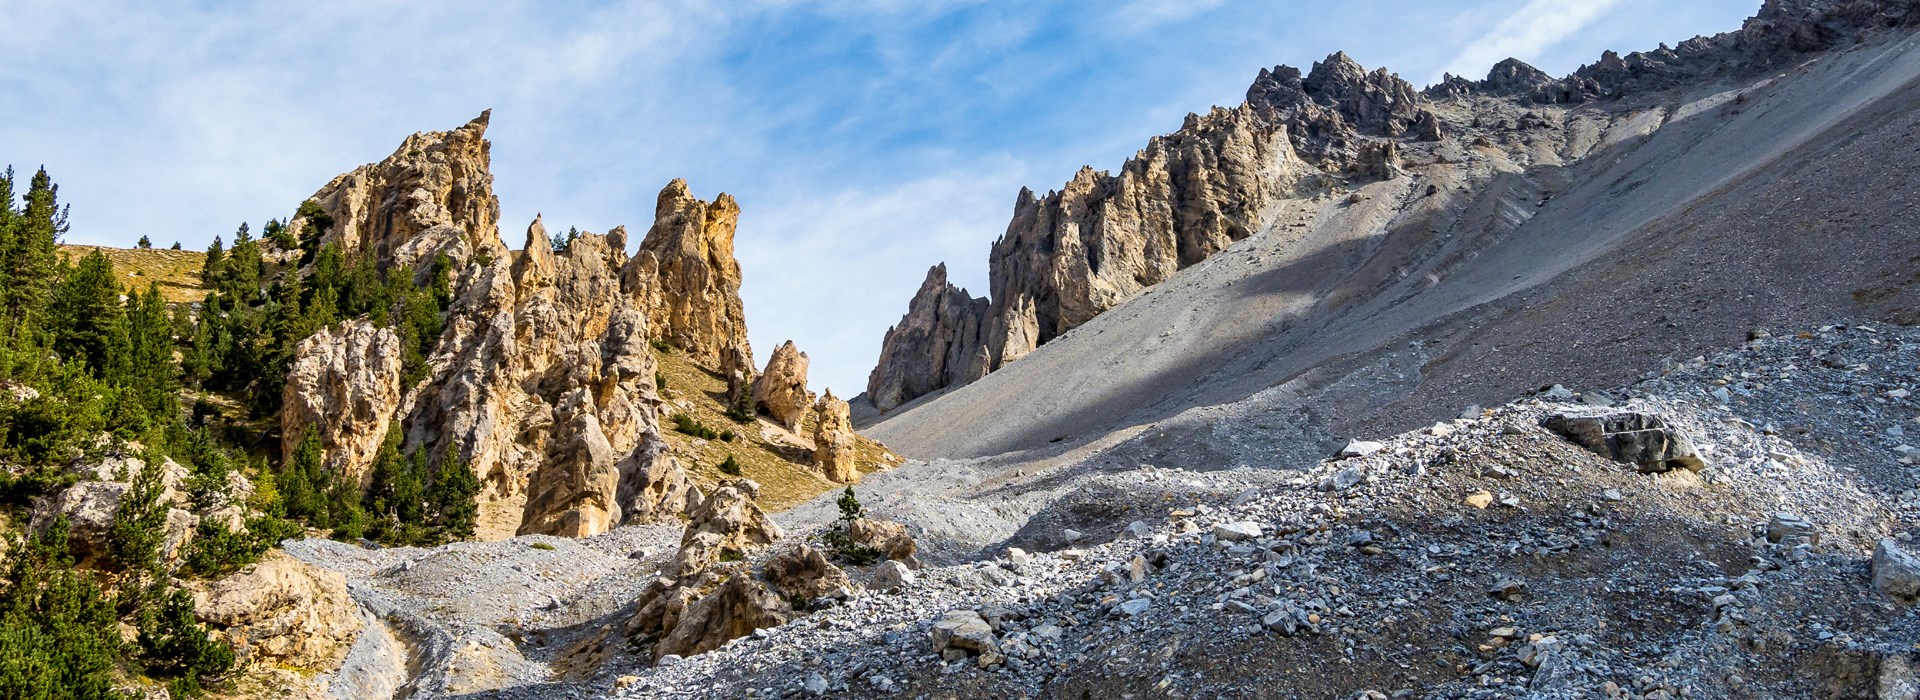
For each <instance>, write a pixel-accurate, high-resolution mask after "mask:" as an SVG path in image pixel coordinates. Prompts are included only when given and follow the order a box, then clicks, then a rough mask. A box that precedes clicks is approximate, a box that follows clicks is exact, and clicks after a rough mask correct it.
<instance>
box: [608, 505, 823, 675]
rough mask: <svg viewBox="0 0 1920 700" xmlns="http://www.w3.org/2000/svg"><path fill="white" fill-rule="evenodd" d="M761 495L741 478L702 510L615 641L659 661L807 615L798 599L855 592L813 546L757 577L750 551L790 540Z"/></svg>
mask: <svg viewBox="0 0 1920 700" xmlns="http://www.w3.org/2000/svg"><path fill="white" fill-rule="evenodd" d="M758 491H759V487H758V486H757V485H755V484H754V483H753V482H751V481H748V480H745V479H736V480H734V481H730V482H727V483H725V484H722V485H721V486H720V487H719V488H718V489H715V491H714V493H713V494H712V495H711V496H709V497H708V498H707V499H706V500H705V501H704V502H702V503H701V504H700V506H699V507H698V508H696V509H695V510H694V513H693V520H692V522H689V523H688V524H687V529H686V532H685V534H684V535H682V537H681V544H680V551H679V553H678V554H677V555H675V557H674V562H675V568H674V572H673V575H672V576H668V577H658V578H655V579H654V580H653V581H652V582H651V583H649V584H648V585H647V588H646V590H645V591H643V592H642V593H641V595H640V599H639V600H638V601H637V602H636V603H635V606H634V607H635V611H634V615H633V617H632V618H630V619H628V621H627V626H626V632H627V635H626V639H623V640H619V641H616V642H614V643H617V644H627V643H629V642H631V643H635V644H638V645H640V646H641V647H642V648H644V649H646V650H647V651H646V653H647V654H648V655H650V656H651V658H653V659H654V660H656V661H657V660H659V659H660V658H661V657H664V656H667V655H670V654H672V655H679V656H689V655H693V654H699V653H702V652H707V651H711V650H713V649H717V648H719V647H720V646H721V645H723V644H726V643H727V642H728V641H729V640H733V639H737V638H739V637H744V636H746V635H748V634H751V633H753V631H754V630H756V629H761V628H766V627H776V626H779V625H783V624H786V623H787V622H788V621H790V620H792V619H794V618H795V617H798V616H800V615H801V614H804V613H803V611H802V610H796V609H795V608H794V607H793V606H794V605H795V604H799V603H795V602H794V601H810V600H815V599H818V598H822V597H827V596H843V595H845V593H846V592H847V591H849V590H850V589H851V586H852V582H851V581H850V580H849V579H848V578H847V575H846V572H844V571H841V570H840V568H839V567H837V566H834V565H833V563H832V562H830V561H828V560H827V558H826V555H824V554H822V553H821V552H819V551H818V550H815V549H813V548H811V547H807V546H805V545H802V546H800V547H798V548H797V549H794V550H792V551H788V552H785V553H782V554H780V555H777V556H774V557H772V558H771V559H770V560H768V561H767V563H766V566H765V571H764V574H763V575H761V576H756V575H755V574H754V572H753V566H752V564H751V563H750V561H749V556H750V554H749V551H750V549H754V548H758V547H760V546H764V545H766V544H770V543H772V542H773V541H774V540H776V539H779V538H780V537H781V536H782V532H781V531H780V527H779V526H778V525H775V524H774V523H773V522H772V521H771V520H769V519H767V517H766V514H765V513H763V512H761V511H760V508H759V507H758V506H756V505H754V503H753V499H754V497H755V496H756V495H757V493H758ZM722 552H732V553H733V556H728V557H722V556H721V553H722ZM802 606H803V607H805V606H804V604H803V605H802Z"/></svg>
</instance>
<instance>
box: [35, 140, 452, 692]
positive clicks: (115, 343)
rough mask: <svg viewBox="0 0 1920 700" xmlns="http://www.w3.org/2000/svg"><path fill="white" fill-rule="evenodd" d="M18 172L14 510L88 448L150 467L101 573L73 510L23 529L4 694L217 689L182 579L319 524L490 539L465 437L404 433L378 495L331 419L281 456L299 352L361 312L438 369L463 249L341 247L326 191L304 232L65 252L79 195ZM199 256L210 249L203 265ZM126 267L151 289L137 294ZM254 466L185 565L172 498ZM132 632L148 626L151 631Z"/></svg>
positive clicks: (222, 497) (217, 491) (413, 359)
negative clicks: (434, 439) (174, 553)
mask: <svg viewBox="0 0 1920 700" xmlns="http://www.w3.org/2000/svg"><path fill="white" fill-rule="evenodd" d="M16 182H17V180H16V178H15V177H14V174H13V171H12V170H11V169H9V170H6V171H4V173H0V463H4V464H6V465H7V466H8V468H7V469H4V470H0V510H5V511H8V513H7V515H9V516H10V517H9V518H8V519H7V520H9V521H11V522H15V523H18V522H24V521H25V520H26V518H25V517H24V515H25V513H24V510H25V508H26V507H27V506H28V505H29V504H30V502H31V500H32V499H33V498H34V497H36V496H43V495H48V494H52V493H55V492H57V491H58V490H60V489H63V488H66V487H68V486H70V485H72V484H74V483H75V482H76V481H78V480H79V479H80V478H81V477H80V476H77V475H76V474H75V473H70V472H69V470H68V469H67V467H68V466H69V465H71V464H73V463H75V461H76V460H98V459H100V458H102V457H104V456H106V455H108V454H121V455H126V454H129V453H130V452H131V453H137V455H138V457H139V458H140V461H141V463H143V464H144V465H146V466H145V467H144V468H142V469H141V470H140V471H139V472H138V473H137V474H132V475H127V476H126V477H122V478H128V477H130V479H131V480H130V483H129V485H128V491H127V493H126V494H125V495H124V496H123V497H122V498H121V499H120V506H119V507H118V508H117V509H116V510H115V512H114V514H113V519H112V522H111V524H110V526H109V528H108V532H107V533H106V538H105V540H106V541H105V543H104V544H105V548H104V549H105V551H104V552H103V554H104V556H102V557H100V558H99V559H98V560H97V561H95V560H89V561H88V562H86V568H79V566H78V562H76V561H75V560H74V558H73V556H72V555H71V553H70V552H69V551H68V540H69V530H68V529H67V526H66V524H65V521H64V520H61V521H59V522H56V523H55V524H54V525H53V526H52V527H50V528H47V529H45V530H44V531H43V532H41V533H39V534H34V535H29V536H25V537H21V536H11V541H10V542H9V543H8V544H9V545H10V546H9V548H8V550H7V551H8V554H9V556H8V557H7V563H6V567H7V568H6V571H5V572H4V573H5V577H4V579H0V698H68V697H73V698H120V697H125V696H126V695H125V694H124V693H121V692H119V691H116V690H115V689H114V687H115V684H116V683H120V684H121V685H125V682H126V681H127V680H128V679H129V676H133V675H144V676H146V677H148V678H151V679H153V680H156V681H159V682H162V683H164V684H165V685H166V686H167V687H168V689H169V691H170V692H171V693H172V695H173V697H176V698H185V697H193V696H197V695H198V694H200V693H201V692H203V688H204V687H205V686H207V685H208V684H210V683H218V682H220V681H221V680H222V679H223V677H224V676H225V674H227V672H228V671H229V670H230V669H231V667H232V665H233V663H234V657H233V651H232V650H231V649H229V648H227V647H226V645H224V644H222V643H220V642H219V641H218V640H217V639H216V638H214V637H213V636H211V635H210V634H209V633H208V632H207V630H206V629H204V628H203V627H201V626H200V625H199V623H198V622H196V619H195V615H194V611H193V598H192V597H191V596H190V595H188V593H187V592H186V591H185V589H183V588H180V587H179V583H178V581H179V580H180V577H213V576H219V575H223V574H226V573H230V572H232V571H235V570H237V569H239V568H240V567H243V566H245V565H246V564H248V563H251V562H253V561H256V560H257V559H258V558H259V557H260V556H261V554H263V553H264V552H266V551H267V550H268V549H271V548H272V547H273V546H274V545H275V544H276V543H278V542H280V541H281V540H284V539H287V538H290V537H297V536H300V535H301V534H302V533H304V532H305V531H306V528H307V527H313V528H318V529H322V530H330V531H331V533H332V535H333V536H334V537H338V538H343V539H355V538H359V537H363V536H366V537H372V538H374V539H378V540H380V541H383V542H388V543H396V544H398V543H406V544H432V543H438V542H442V541H446V540H450V539H461V538H467V537H471V536H472V535H473V531H474V520H475V515H476V506H475V503H474V496H475V494H476V493H477V492H478V491H479V482H478V480H477V478H476V477H475V476H474V474H473V473H472V470H471V469H470V467H469V465H468V464H467V462H466V461H464V460H462V459H460V458H459V452H458V450H457V446H449V447H448V448H447V450H446V452H445V453H444V454H443V455H442V456H441V458H440V459H439V460H429V459H427V458H426V455H425V453H424V452H423V451H422V450H420V449H415V450H413V451H411V452H405V451H403V450H402V448H403V447H404V445H403V444H402V441H401V439H400V436H399V433H398V432H396V433H394V435H392V436H390V437H389V440H388V441H387V443H386V444H384V445H383V446H382V449H381V452H380V455H379V457H378V459H377V462H378V463H377V464H376V465H375V474H374V475H373V477H374V478H373V481H374V482H375V483H374V484H373V486H372V488H369V489H367V490H366V491H364V492H363V491H362V489H361V488H360V485H359V483H358V482H357V481H355V480H353V479H350V478H348V477H346V476H345V475H343V474H340V473H339V472H336V471H334V470H332V469H330V468H328V467H327V464H326V459H325V458H326V455H325V453H324V450H323V449H322V448H323V445H322V444H321V443H320V441H319V438H318V436H317V435H315V434H312V433H309V434H308V435H307V436H305V438H304V439H303V440H301V442H300V443H299V445H298V449H296V450H295V451H294V454H293V455H292V456H291V458H289V459H287V460H286V461H285V463H284V464H278V465H276V464H275V461H277V456H278V455H277V450H271V449H268V447H269V446H271V445H276V444H277V443H278V436H277V434H276V433H275V432H273V430H274V425H275V423H276V421H274V420H272V419H271V417H272V416H275V415H276V414H277V413H278V410H279V403H280V396H281V392H282V383H283V382H284V378H285V376H286V373H287V369H288V367H289V366H290V364H291V362H292V360H293V355H294V350H295V348H296V347H297V345H298V344H299V342H300V341H302V340H304V339H305V338H307V337H309V336H311V335H312V334H313V333H315V332H317V331H319V330H320V329H323V328H326V327H329V326H332V325H334V324H336V323H338V322H341V321H345V320H351V319H366V320H368V321H369V322H372V323H374V324H376V325H380V326H383V327H390V328H393V329H394V330H395V332H396V333H397V334H398V335H399V336H400V337H401V338H402V339H403V341H404V345H403V353H402V354H403V366H404V373H405V378H406V380H407V381H409V382H417V381H419V380H421V379H423V378H424V377H425V376H426V374H427V371H428V365H427V363H426V358H427V357H428V356H429V355H430V354H431V353H432V351H433V349H434V346H435V344H436V343H437V342H438V341H439V336H440V332H441V329H442V326H443V323H444V314H445V312H446V309H447V307H448V306H449V305H450V304H451V303H452V301H453V299H452V277H453V265H452V261H451V260H449V259H448V258H446V257H445V256H440V257H438V258H436V259H435V260H434V261H433V264H432V265H431V267H430V268H428V269H426V270H424V271H420V272H416V271H415V270H412V269H409V268H406V267H403V266H391V267H387V268H385V269H382V268H381V267H380V266H379V265H378V264H377V261H376V260H375V259H374V258H373V257H372V256H358V257H349V256H347V255H344V254H343V252H342V251H341V249H340V248H339V247H338V246H337V245H335V244H332V243H328V244H324V245H323V244H322V243H321V241H322V237H323V234H324V233H325V232H326V231H327V230H328V229H329V228H330V227H331V226H332V225H333V222H332V221H331V220H330V219H329V218H328V217H327V215H326V213H325V211H324V210H323V209H321V208H320V207H319V206H318V204H317V203H314V202H308V203H305V204H303V205H302V206H301V208H300V211H299V212H297V213H296V220H297V221H298V222H301V225H298V226H295V225H289V224H284V223H282V222H280V221H269V222H268V223H267V225H266V226H265V227H264V228H263V229H262V233H263V240H255V239H253V238H252V236H251V233H250V231H249V229H248V227H247V226H246V225H245V224H242V225H241V226H240V227H239V229H238V230H237V231H235V233H234V235H233V237H232V245H231V247H229V246H228V245H227V244H226V242H225V241H223V240H221V239H215V241H214V243H213V245H212V246H211V247H209V248H208V250H207V253H206V254H205V256H200V255H198V254H193V253H181V252H174V251H156V250H151V241H143V243H142V245H141V246H140V249H138V250H131V251H115V250H111V249H101V248H87V247H72V248H63V247H62V246H61V245H60V243H59V239H60V237H61V236H62V234H64V233H65V231H66V230H67V209H66V207H64V206H62V205H61V204H60V203H59V200H58V188H57V187H56V186H55V185H54V184H53V182H52V179H51V178H50V177H49V176H48V175H47V173H46V172H45V171H44V170H41V171H39V172H37V173H35V174H34V176H33V177H32V179H31V181H30V183H29V184H28V186H27V188H26V190H27V191H26V192H25V193H24V194H21V193H17V192H16ZM296 229H298V230H299V231H300V233H299V234H298V235H297V236H298V237H297V240H296V233H295V230H296ZM175 247H176V248H177V247H178V246H175ZM276 249H277V250H298V251H300V252H301V257H302V262H303V264H298V265H295V264H283V263H277V262H274V261H275V260H278V259H284V256H275V255H273V254H272V253H273V251H275V250H276ZM63 250H64V251H65V252H64V253H63V252H62V251H63ZM186 260H197V261H198V265H197V267H198V271H197V274H195V273H190V272H189V271H188V270H189V269H191V268H184V269H183V266H182V265H181V261H186ZM162 263H164V265H163V264H162ZM188 277H196V278H197V279H192V280H189V279H187V278H188ZM128 278H135V279H142V280H143V281H144V282H145V288H144V289H142V288H134V289H124V288H123V287H122V286H121V283H120V281H121V280H123V279H128ZM162 282H165V283H166V284H167V285H168V286H169V288H170V289H172V290H173V291H174V293H175V295H176V296H175V298H173V299H169V298H168V297H166V296H164V295H163V294H162V293H161V284H162ZM188 289H198V290H202V292H203V295H202V297H201V298H202V299H203V301H202V303H201V304H200V305H199V307H198V308H193V307H191V306H188V305H186V304H182V303H178V302H180V301H182V300H183V298H182V297H181V296H180V293H181V292H180V290H188ZM170 302H173V303H171V304H170ZM183 397H185V399H186V400H185V401H183ZM169 460H171V461H172V462H174V463H177V464H178V465H179V467H181V468H184V478H183V479H182V480H181V482H180V483H179V485H178V491H177V492H174V491H169V490H168V489H167V488H166V486H165V485H163V483H162V478H163V474H164V473H165V472H167V471H168V470H169V469H171V468H172V467H163V466H162V465H165V464H167V463H168V461H169ZM242 477H244V479H245V480H246V481H250V482H251V483H252V485H253V490H252V492H251V495H250V496H248V500H247V501H246V504H245V505H247V506H248V507H249V508H250V509H252V510H253V511H254V512H255V513H254V514H253V515H252V516H251V517H249V518H247V519H246V521H245V522H244V523H243V524H242V525H243V527H239V528H237V529H232V530H230V529H228V527H227V525H228V524H227V523H222V522H218V521H216V520H215V519H213V518H207V519H204V520H202V521H201V522H200V523H199V524H198V526H197V530H196V532H195V535H196V537H195V538H194V539H193V543H192V544H191V545H190V546H188V547H187V548H186V551H184V552H180V553H179V560H178V566H177V568H172V569H170V568H169V564H168V561H167V559H168V558H167V557H163V556H162V546H163V545H164V541H165V538H166V532H167V527H166V525H167V516H168V512H169V510H170V509H171V508H173V507H175V505H176V504H174V503H173V502H171V501H170V500H168V499H163V498H162V495H163V492H165V493H168V494H173V495H172V496H170V498H183V499H185V500H187V501H190V502H189V503H186V504H182V505H184V506H187V507H191V508H192V509H193V510H195V511H197V512H208V511H211V510H213V509H215V508H218V507H221V506H223V505H225V504H228V503H230V502H231V501H232V499H233V498H235V497H236V496H238V495H240V494H239V492H236V491H234V490H233V489H234V488H235V485H236V484H238V483H240V482H241V478H242ZM166 478H172V477H166ZM123 628H127V629H132V630H135V631H137V635H135V638H134V641H132V642H127V641H124V640H123V639H122V638H121V636H120V634H121V633H120V630H121V629H123Z"/></svg>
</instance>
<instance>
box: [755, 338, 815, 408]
mask: <svg viewBox="0 0 1920 700" xmlns="http://www.w3.org/2000/svg"><path fill="white" fill-rule="evenodd" d="M812 403H813V397H812V396H809V395H808V392H807V354H806V353H804V352H800V349H799V348H797V347H794V345H793V341H791V340H789V341H787V342H786V344H784V345H781V346H780V347H778V348H776V349H774V351H773V357H771V358H768V360H767V371H765V372H762V373H761V374H760V377H759V378H758V379H755V380H753V406H754V409H755V410H758V411H760V412H762V413H765V414H767V415H768V416H769V417H771V418H773V420H774V422H776V423H779V424H780V425H782V426H784V427H785V428H786V429H788V430H794V429H797V428H799V427H800V422H801V421H803V420H805V419H806V417H807V408H808V406H809V405H810V404H812Z"/></svg>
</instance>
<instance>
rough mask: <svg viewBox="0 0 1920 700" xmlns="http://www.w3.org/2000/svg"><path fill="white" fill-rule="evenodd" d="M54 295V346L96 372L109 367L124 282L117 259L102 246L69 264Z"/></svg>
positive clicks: (52, 323) (58, 351)
mask: <svg viewBox="0 0 1920 700" xmlns="http://www.w3.org/2000/svg"><path fill="white" fill-rule="evenodd" d="M64 277H65V278H64V279H63V280H62V281H61V284H60V287H59V290H58V291H57V292H55V294H54V297H53V305H52V308H51V309H50V310H49V313H48V316H49V318H48V324H49V325H50V326H51V330H52V331H53V349H54V351H55V352H57V353H59V354H60V356H61V357H64V358H71V359H76V360H80V361H83V362H85V363H86V366H87V367H88V368H90V369H92V370H93V371H94V372H95V373H96V376H98V375H99V373H101V372H103V371H104V370H105V368H106V362H107V349H108V345H109V344H110V343H111V342H112V340H113V334H114V328H115V326H116V324H118V323H119V320H120V284H119V282H118V281H117V280H115V279H114V276H113V263H112V262H110V261H108V260H107V256H106V255H105V254H104V253H101V252H100V251H99V250H94V251H93V252H92V253H89V254H88V255H87V257H85V258H82V259H81V260H80V264H79V265H78V266H74V267H69V268H67V270H66V274H65V276H64Z"/></svg>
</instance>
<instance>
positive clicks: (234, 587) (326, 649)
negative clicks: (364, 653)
mask: <svg viewBox="0 0 1920 700" xmlns="http://www.w3.org/2000/svg"><path fill="white" fill-rule="evenodd" d="M194 598H195V600H194V610H195V614H197V615H198V616H199V618H200V621H201V622H204V623H206V624H208V625H210V626H212V627H213V629H214V630H216V632H217V633H218V634H219V635H220V636H221V637H223V638H224V639H225V640H226V641H227V642H228V643H230V644H232V645H233V649H234V652H235V654H236V656H237V657H238V660H239V661H240V663H242V664H252V663H260V664H275V665H280V666H293V667H297V668H303V669H309V670H312V671H317V672H321V673H328V672H332V671H333V670H335V669H338V668H339V667H340V662H341V661H342V660H344V659H345V658H346V656H347V650H348V649H350V648H352V646H353V642H354V640H355V639H356V638H358V637H359V635H360V630H361V629H362V627H363V626H364V624H365V623H364V622H363V621H362V619H361V617H360V606H359V604H357V603H355V602H353V598H352V597H351V596H350V595H348V593H347V579H346V577H344V576H342V575H340V574H339V573H337V572H333V571H328V570H326V569H322V568H319V567H316V566H313V565H311V564H308V563H306V562H302V561H300V560H298V559H295V558H293V557H291V556H288V555H287V554H286V553H285V552H281V551H279V550H273V551H270V552H268V553H267V554H266V555H265V556H263V557H261V559H260V561H259V562H257V563H255V564H253V565H251V566H248V567H247V568H245V569H242V570H240V571H238V572H236V573H233V574H231V575H228V576H227V577H225V578H222V579H219V580H217V581H214V582H213V583H211V584H209V585H208V586H207V588H206V590H204V591H201V592H199V593H198V594H196V595H195V596H194Z"/></svg>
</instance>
